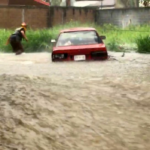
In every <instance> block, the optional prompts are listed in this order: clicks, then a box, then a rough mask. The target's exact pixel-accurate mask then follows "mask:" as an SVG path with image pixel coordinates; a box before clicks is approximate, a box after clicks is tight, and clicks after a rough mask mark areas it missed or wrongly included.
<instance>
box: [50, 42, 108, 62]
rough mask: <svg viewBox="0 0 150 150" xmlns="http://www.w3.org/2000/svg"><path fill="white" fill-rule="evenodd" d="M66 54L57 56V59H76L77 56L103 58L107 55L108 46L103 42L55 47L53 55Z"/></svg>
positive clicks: (88, 58) (87, 58)
mask: <svg viewBox="0 0 150 150" xmlns="http://www.w3.org/2000/svg"><path fill="white" fill-rule="evenodd" d="M56 54H58V55H59V54H60V56H61V54H64V58H59V57H58V58H57V60H74V58H75V56H76V57H77V56H79V55H80V56H81V55H82V56H85V59H86V60H90V59H95V60H96V59H101V58H103V57H107V51H106V47H105V45H104V44H103V43H101V44H93V45H82V46H81V45H79V46H61V47H54V49H53V55H56Z"/></svg>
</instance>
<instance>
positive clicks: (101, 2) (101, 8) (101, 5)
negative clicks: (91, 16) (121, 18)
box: [101, 0, 104, 9]
mask: <svg viewBox="0 0 150 150" xmlns="http://www.w3.org/2000/svg"><path fill="white" fill-rule="evenodd" d="M103 1H104V0H101V9H102V7H103Z"/></svg>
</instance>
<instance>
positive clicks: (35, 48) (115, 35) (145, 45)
mask: <svg viewBox="0 0 150 150" xmlns="http://www.w3.org/2000/svg"><path fill="white" fill-rule="evenodd" d="M81 26H82V27H94V28H96V30H97V31H98V33H99V34H100V35H105V36H106V37H107V38H106V40H105V41H104V42H105V44H106V46H107V48H108V50H111V51H124V50H129V51H130V50H134V51H137V52H140V53H149V52H150V48H149V47H150V42H149V33H150V25H147V24H145V25H138V26H128V27H127V28H125V29H122V28H119V27H116V26H114V25H111V24H105V25H103V26H100V25H97V24H94V23H84V24H83V23H82V24H81V23H79V22H69V23H66V24H64V25H57V26H55V27H53V28H49V29H41V30H32V29H28V30H27V37H28V39H29V41H28V42H26V41H23V42H22V43H23V46H24V48H25V51H26V52H41V51H48V52H50V51H51V50H52V44H51V39H56V37H57V35H58V33H59V31H60V30H62V29H65V28H72V27H81ZM11 33H13V31H12V30H6V29H0V51H1V52H12V50H11V46H10V45H8V46H6V45H5V43H6V40H7V38H8V37H9V35H10V34H11Z"/></svg>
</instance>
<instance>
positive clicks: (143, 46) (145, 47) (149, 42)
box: [136, 35, 150, 53]
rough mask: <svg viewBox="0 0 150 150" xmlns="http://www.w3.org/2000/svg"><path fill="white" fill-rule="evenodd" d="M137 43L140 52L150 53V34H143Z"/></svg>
mask: <svg viewBox="0 0 150 150" xmlns="http://www.w3.org/2000/svg"><path fill="white" fill-rule="evenodd" d="M136 44H137V47H138V50H137V51H138V52H139V53H150V36H148V35H147V36H141V37H139V38H137V40H136Z"/></svg>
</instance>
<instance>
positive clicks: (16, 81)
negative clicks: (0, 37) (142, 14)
mask: <svg viewBox="0 0 150 150" xmlns="http://www.w3.org/2000/svg"><path fill="white" fill-rule="evenodd" d="M109 55H110V58H109V60H107V61H96V62H62V63H52V62H51V58H50V53H30V54H27V53H24V54H22V55H20V56H16V55H15V54H12V53H11V54H3V53H2V54H0V150H150V138H149V137H150V93H149V91H150V55H148V54H138V53H126V54H125V56H124V57H122V53H115V52H109Z"/></svg>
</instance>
